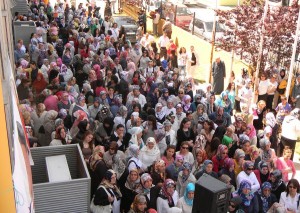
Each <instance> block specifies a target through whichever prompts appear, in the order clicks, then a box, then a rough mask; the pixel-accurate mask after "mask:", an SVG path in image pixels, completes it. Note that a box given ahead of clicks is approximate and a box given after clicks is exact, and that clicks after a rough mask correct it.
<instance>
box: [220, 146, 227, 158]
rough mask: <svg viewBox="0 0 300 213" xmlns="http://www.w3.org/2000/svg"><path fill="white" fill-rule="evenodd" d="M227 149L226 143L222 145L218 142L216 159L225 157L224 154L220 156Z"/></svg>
mask: <svg viewBox="0 0 300 213" xmlns="http://www.w3.org/2000/svg"><path fill="white" fill-rule="evenodd" d="M227 150H228V147H227V146H226V145H223V144H220V145H219V146H218V150H217V158H218V159H224V158H226V157H227V155H225V156H224V157H223V156H222V153H223V152H225V151H227Z"/></svg>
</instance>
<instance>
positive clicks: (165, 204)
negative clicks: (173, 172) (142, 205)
mask: <svg viewBox="0 0 300 213" xmlns="http://www.w3.org/2000/svg"><path fill="white" fill-rule="evenodd" d="M177 202H178V192H177V191H176V190H175V182H174V181H173V180H171V179H166V180H165V182H164V184H163V186H162V188H161V190H160V192H159V194H158V198H157V201H156V205H157V213H165V212H167V210H168V209H169V208H172V207H175V206H176V204H177Z"/></svg>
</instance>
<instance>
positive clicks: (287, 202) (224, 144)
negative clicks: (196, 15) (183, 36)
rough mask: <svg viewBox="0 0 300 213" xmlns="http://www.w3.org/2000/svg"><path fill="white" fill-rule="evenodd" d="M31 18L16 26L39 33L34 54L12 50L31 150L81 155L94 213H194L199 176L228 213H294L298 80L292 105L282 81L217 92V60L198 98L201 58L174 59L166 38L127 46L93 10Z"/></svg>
mask: <svg viewBox="0 0 300 213" xmlns="http://www.w3.org/2000/svg"><path fill="white" fill-rule="evenodd" d="M29 8H30V12H29V13H28V14H22V15H20V14H18V13H16V16H15V17H14V20H15V21H23V20H31V21H34V22H35V24H36V29H37V30H36V33H33V34H32V36H31V37H30V38H24V39H23V40H28V41H29V46H25V45H24V43H23V40H19V41H17V44H16V49H15V64H16V68H15V76H16V84H17V92H18V97H19V103H20V105H19V109H20V112H21V114H22V117H23V119H24V123H25V125H26V130H27V134H28V138H29V140H30V145H31V146H32V147H36V146H58V145H62V146H68V144H79V146H80V148H81V151H82V154H83V156H84V160H85V162H86V164H87V166H88V170H89V173H90V176H91V211H92V212H94V213H98V212H99V213H100V212H101V213H111V212H113V213H127V212H130V213H145V212H148V213H155V212H158V213H169V212H170V213H171V212H173V213H176V212H178V213H179V212H183V213H191V212H192V208H193V199H194V193H195V184H196V182H197V181H198V180H199V179H200V178H201V176H202V175H203V174H207V175H210V176H212V177H213V178H216V179H218V180H220V181H222V182H224V183H225V184H226V185H227V187H228V188H229V190H230V192H231V197H230V200H229V203H228V212H246V213H247V212H249V213H258V212H263V213H266V212H285V213H299V212H300V207H299V200H300V194H299V190H300V186H299V181H298V180H296V179H295V178H294V177H295V175H296V170H295V166H294V163H293V155H294V151H295V145H296V142H297V139H298V137H299V136H300V120H299V117H300V110H299V107H300V101H299V100H300V98H299V97H300V76H297V77H296V82H295V85H294V86H293V89H292V93H291V98H290V99H289V100H290V102H288V101H287V97H286V96H285V95H284V93H285V88H286V81H287V75H288V74H287V73H286V71H285V70H284V69H281V70H279V71H277V70H276V69H274V70H272V73H271V74H268V75H267V73H263V72H262V73H261V75H260V79H259V80H258V81H255V82H252V78H251V76H249V74H248V72H247V70H243V73H242V75H241V76H235V75H234V72H232V73H231V76H230V82H229V84H228V86H227V87H226V88H224V77H225V73H226V72H225V64H224V62H222V61H221V59H220V58H217V59H216V61H215V62H214V64H213V78H214V81H215V84H214V86H212V85H210V84H208V85H207V86H206V87H205V88H204V89H195V84H194V81H193V79H192V78H189V77H188V76H189V74H191V73H194V72H195V71H196V70H195V64H196V63H197V57H196V56H197V54H196V53H195V51H197V50H195V49H194V47H193V46H192V47H190V50H189V51H187V50H186V48H185V47H180V48H179V47H177V46H176V44H174V43H173V41H172V39H171V38H169V37H170V32H169V31H167V30H166V31H164V34H163V35H162V36H161V37H159V38H158V40H156V39H155V37H154V36H152V35H151V34H150V33H149V32H146V33H145V32H144V30H145V29H143V26H144V25H143V24H140V27H139V29H138V33H137V42H136V43H135V44H131V43H130V42H129V41H128V40H127V39H126V33H125V31H124V29H123V28H119V26H118V24H117V23H114V20H113V16H105V17H104V19H103V17H101V16H100V15H99V11H98V10H99V9H98V8H93V7H92V6H90V5H88V7H87V8H85V7H84V5H83V4H79V6H78V8H75V7H74V6H70V5H69V4H68V3H67V1H64V2H62V3H61V2H58V3H57V4H56V5H51V4H50V3H48V2H45V1H44V2H43V1H41V2H36V1H29ZM154 15H155V14H154ZM153 18H154V19H155V18H156V17H155V16H154V17H153ZM154 24H155V23H154ZM168 30H169V28H168ZM44 33H46V35H47V36H46V40H45V38H44V37H43V34H44ZM156 33H157V32H155V34H156ZM155 36H156V35H155ZM254 84H255V85H254ZM253 88H256V89H255V90H253ZM255 95H257V96H258V100H257V103H256V104H252V99H253V97H254V96H255Z"/></svg>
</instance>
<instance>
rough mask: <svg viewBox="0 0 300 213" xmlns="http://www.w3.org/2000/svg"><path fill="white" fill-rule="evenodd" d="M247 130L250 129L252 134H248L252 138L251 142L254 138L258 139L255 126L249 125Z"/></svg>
mask: <svg viewBox="0 0 300 213" xmlns="http://www.w3.org/2000/svg"><path fill="white" fill-rule="evenodd" d="M247 128H249V129H250V133H249V134H248V137H249V138H250V140H251V139H252V138H254V137H256V130H255V128H254V126H253V125H252V124H249V125H248V126H247Z"/></svg>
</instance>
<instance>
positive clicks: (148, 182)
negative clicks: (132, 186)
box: [141, 173, 160, 209]
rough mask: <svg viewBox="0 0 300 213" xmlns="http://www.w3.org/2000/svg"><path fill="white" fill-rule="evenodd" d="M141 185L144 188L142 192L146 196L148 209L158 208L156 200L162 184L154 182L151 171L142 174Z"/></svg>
mask: <svg viewBox="0 0 300 213" xmlns="http://www.w3.org/2000/svg"><path fill="white" fill-rule="evenodd" d="M141 185H142V188H143V192H142V194H143V195H144V196H145V198H146V201H147V209H151V208H153V209H156V200H157V195H158V192H159V190H160V186H155V185H153V184H152V177H151V175H150V174H149V173H144V174H143V175H142V176H141Z"/></svg>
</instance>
